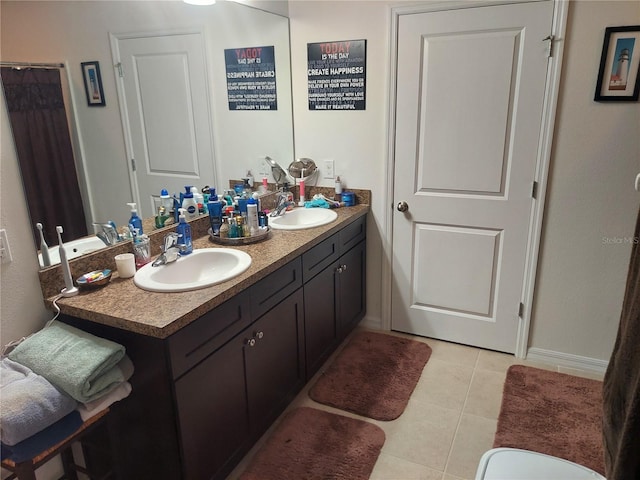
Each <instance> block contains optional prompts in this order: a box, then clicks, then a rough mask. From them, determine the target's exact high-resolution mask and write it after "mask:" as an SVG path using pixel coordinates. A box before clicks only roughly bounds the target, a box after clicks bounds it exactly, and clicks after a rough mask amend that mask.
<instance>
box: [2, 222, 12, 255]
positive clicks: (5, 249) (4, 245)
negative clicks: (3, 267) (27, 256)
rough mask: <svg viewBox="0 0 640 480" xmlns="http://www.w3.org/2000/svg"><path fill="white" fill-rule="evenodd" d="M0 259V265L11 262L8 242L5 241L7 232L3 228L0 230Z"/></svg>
mask: <svg viewBox="0 0 640 480" xmlns="http://www.w3.org/2000/svg"><path fill="white" fill-rule="evenodd" d="M0 258H1V259H2V263H9V262H13V257H12V256H11V249H10V248H9V240H8V239H7V231H6V230H5V229H4V228H3V229H1V230H0Z"/></svg>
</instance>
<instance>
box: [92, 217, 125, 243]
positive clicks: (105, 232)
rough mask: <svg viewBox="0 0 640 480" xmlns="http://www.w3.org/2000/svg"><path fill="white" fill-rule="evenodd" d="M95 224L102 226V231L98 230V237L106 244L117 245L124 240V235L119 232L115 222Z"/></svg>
mask: <svg viewBox="0 0 640 480" xmlns="http://www.w3.org/2000/svg"><path fill="white" fill-rule="evenodd" d="M94 225H95V226H97V227H100V231H99V232H96V237H98V238H99V239H100V240H102V242H103V243H104V244H105V245H106V246H108V247H109V246H111V245H115V244H116V243H118V242H121V241H122V237H121V236H120V234H119V233H118V230H117V229H116V226H115V224H114V223H113V222H106V223H94Z"/></svg>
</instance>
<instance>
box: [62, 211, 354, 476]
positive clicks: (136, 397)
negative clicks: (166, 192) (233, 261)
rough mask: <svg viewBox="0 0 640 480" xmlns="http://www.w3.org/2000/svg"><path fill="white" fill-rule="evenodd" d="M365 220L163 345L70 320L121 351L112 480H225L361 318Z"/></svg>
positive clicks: (112, 423)
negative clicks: (130, 369)
mask: <svg viewBox="0 0 640 480" xmlns="http://www.w3.org/2000/svg"><path fill="white" fill-rule="evenodd" d="M365 227H366V223H365V217H360V218H359V219H356V220H355V221H354V222H352V223H350V224H349V225H347V226H345V227H344V228H343V229H342V230H340V231H339V232H337V233H336V234H334V235H332V236H331V237H329V238H327V239H326V240H324V241H322V242H321V243H319V244H318V245H316V246H314V247H313V248H311V249H310V250H308V251H306V252H305V253H303V254H302V255H301V256H299V257H297V258H295V259H293V260H292V261H290V262H289V263H287V264H285V265H284V266H282V267H280V268H279V269H277V270H276V271H274V272H272V273H270V274H269V275H267V276H266V277H265V278H263V279H261V280H259V281H257V282H256V283H254V284H253V285H251V286H250V287H249V288H247V289H245V290H244V291H242V292H241V293H239V294H237V295H235V296H234V297H232V298H230V299H229V300H227V301H226V302H225V303H223V304H221V305H220V306H218V307H216V308H214V309H213V310H212V311H210V312H208V313H206V314H204V315H203V316H202V317H200V318H198V319H197V320H195V321H193V322H191V323H190V324H188V325H186V326H185V327H184V328H182V329H181V330H179V331H177V332H176V333H174V334H173V335H171V336H170V337H168V338H166V339H158V338H154V337H148V336H145V335H142V334H138V333H133V332H129V331H125V330H121V329H117V328H113V327H108V326H104V325H100V324H96V323H92V322H87V321H85V320H81V319H77V318H72V317H66V318H65V319H64V321H67V322H68V323H71V324H73V325H75V326H77V327H79V328H82V329H84V330H86V331H88V332H90V333H94V334H95V335H98V336H102V337H105V338H110V339H112V340H114V341H116V342H118V343H121V344H123V345H124V346H125V347H126V349H127V353H128V355H129V356H130V357H131V359H132V361H133V363H134V365H135V368H136V371H135V373H134V375H133V377H132V378H131V384H132V386H133V390H132V393H131V395H130V396H129V397H128V398H126V399H125V400H123V401H122V402H117V403H116V404H114V406H113V408H112V412H111V415H110V419H109V420H110V421H109V423H108V425H109V429H108V430H109V438H110V440H111V444H112V447H113V450H114V452H113V457H114V458H115V463H116V464H117V465H115V467H116V470H117V478H120V479H131V480H146V479H149V480H151V479H153V480H164V479H166V480H180V479H182V480H211V479H214V480H218V479H224V478H226V477H227V475H228V474H229V473H230V472H231V471H232V470H233V468H234V467H235V466H236V465H237V463H238V462H239V461H240V460H241V459H242V457H243V456H244V455H245V454H246V453H247V452H248V451H249V449H250V448H251V447H252V446H253V445H254V444H255V442H256V441H257V440H258V439H259V438H260V436H261V435H262V434H263V433H264V432H265V431H266V430H267V429H268V428H269V426H270V425H271V424H272V423H273V421H274V420H275V419H276V418H277V416H278V415H279V414H280V413H281V412H282V411H283V410H284V409H285V408H286V406H287V405H288V404H289V403H290V402H291V401H292V400H293V398H294V397H295V395H296V394H297V393H298V392H299V391H300V390H301V388H302V387H303V386H304V384H305V382H306V381H307V380H308V379H309V378H310V377H311V375H312V374H313V373H314V372H315V371H317V369H318V368H319V367H320V365H321V364H322V362H324V360H326V358H327V357H328V356H329V355H330V354H331V352H332V351H333V350H334V349H335V348H336V347H337V345H338V344H339V342H340V341H342V339H343V338H344V337H345V336H346V334H347V333H348V332H349V331H350V330H351V329H352V328H353V327H354V326H355V325H356V324H357V322H358V321H359V320H360V319H361V318H362V317H363V316H364V313H365V261H364V260H365Z"/></svg>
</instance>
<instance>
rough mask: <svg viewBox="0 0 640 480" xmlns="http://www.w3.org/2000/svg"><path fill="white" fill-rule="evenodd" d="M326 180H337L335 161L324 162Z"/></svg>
mask: <svg viewBox="0 0 640 480" xmlns="http://www.w3.org/2000/svg"><path fill="white" fill-rule="evenodd" d="M324 178H331V179H333V178H336V174H335V169H334V163H333V160H325V161H324Z"/></svg>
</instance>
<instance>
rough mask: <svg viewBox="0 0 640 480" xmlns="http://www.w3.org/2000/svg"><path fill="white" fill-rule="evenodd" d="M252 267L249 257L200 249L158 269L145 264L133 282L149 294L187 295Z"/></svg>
mask: <svg viewBox="0 0 640 480" xmlns="http://www.w3.org/2000/svg"><path fill="white" fill-rule="evenodd" d="M249 266H251V257H250V256H249V255H248V254H247V253H245V252H242V251H240V250H234V249H232V248H200V249H197V250H194V251H193V253H190V254H189V255H186V256H184V257H179V258H178V259H177V260H176V261H175V262H171V263H168V264H166V265H160V266H158V267H154V266H152V264H151V263H147V264H146V265H145V266H144V267H142V268H141V269H140V270H138V271H137V272H136V274H135V275H134V277H133V282H134V283H135V284H136V286H138V287H139V288H142V289H143V290H149V291H151V292H186V291H188V290H197V289H199V288H205V287H209V286H211V285H215V284H216V283H222V282H226V281H227V280H231V279H232V278H233V277H236V276H237V275H240V274H241V273H242V272H244V271H245V270H246V269H247V268H249Z"/></svg>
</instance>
